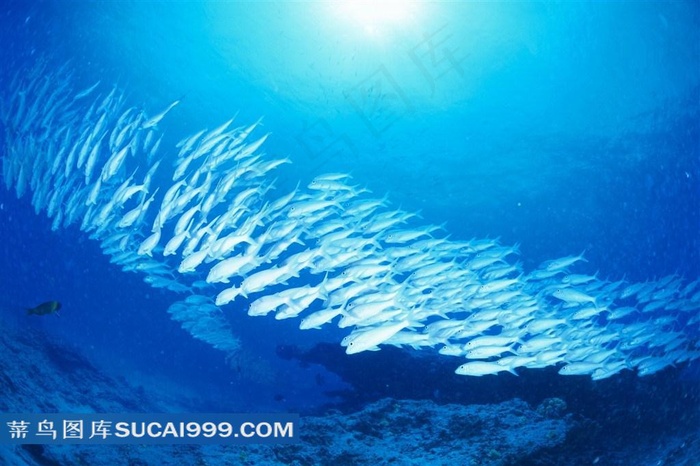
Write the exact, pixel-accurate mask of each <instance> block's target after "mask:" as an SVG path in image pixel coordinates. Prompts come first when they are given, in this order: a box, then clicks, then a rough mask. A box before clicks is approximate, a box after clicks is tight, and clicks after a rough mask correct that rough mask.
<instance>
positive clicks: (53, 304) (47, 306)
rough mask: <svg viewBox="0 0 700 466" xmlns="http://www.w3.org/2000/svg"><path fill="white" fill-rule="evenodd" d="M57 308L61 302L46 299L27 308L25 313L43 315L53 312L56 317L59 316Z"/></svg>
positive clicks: (59, 307)
mask: <svg viewBox="0 0 700 466" xmlns="http://www.w3.org/2000/svg"><path fill="white" fill-rule="evenodd" d="M59 309H61V303H59V302H58V301H47V302H45V303H41V304H39V305H38V306H36V307H33V308H31V309H27V315H31V314H36V315H38V316H44V315H46V314H53V313H55V314H56V317H61V315H60V314H59V313H58V310H59Z"/></svg>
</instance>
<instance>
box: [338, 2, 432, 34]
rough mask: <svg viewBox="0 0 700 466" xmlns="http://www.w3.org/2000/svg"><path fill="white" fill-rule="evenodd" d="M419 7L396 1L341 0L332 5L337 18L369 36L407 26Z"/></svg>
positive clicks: (413, 18) (411, 3) (412, 3)
mask: <svg viewBox="0 0 700 466" xmlns="http://www.w3.org/2000/svg"><path fill="white" fill-rule="evenodd" d="M419 6H420V4H419V3H418V2H416V1H397V0H374V1H357V0H355V1H353V0H342V1H338V2H335V3H333V7H334V10H335V14H336V15H337V16H339V17H340V18H342V19H343V20H344V21H347V22H351V23H354V25H355V26H359V27H360V28H361V29H362V30H364V31H365V33H368V34H370V35H375V34H384V33H386V32H388V31H389V30H391V29H395V28H400V27H402V26H407V25H408V24H410V23H411V22H413V21H415V20H416V18H417V16H418V13H419Z"/></svg>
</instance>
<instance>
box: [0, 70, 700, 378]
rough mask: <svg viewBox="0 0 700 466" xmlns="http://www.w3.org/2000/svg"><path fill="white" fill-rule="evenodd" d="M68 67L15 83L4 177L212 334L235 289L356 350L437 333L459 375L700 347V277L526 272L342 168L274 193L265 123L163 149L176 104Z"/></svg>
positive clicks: (201, 331)
mask: <svg viewBox="0 0 700 466" xmlns="http://www.w3.org/2000/svg"><path fill="white" fill-rule="evenodd" d="M69 76H70V75H69V73H68V72H67V71H66V70H65V69H64V70H57V71H52V69H51V68H50V66H49V63H48V62H46V61H39V62H38V64H37V65H36V66H34V67H33V68H31V69H29V70H24V71H22V72H19V73H17V75H16V76H15V77H14V79H12V82H11V85H10V86H9V88H8V89H6V94H5V95H4V96H3V104H4V105H3V106H2V107H1V108H2V109H3V111H2V114H1V115H0V124H2V131H4V133H5V147H3V148H2V149H3V150H2V158H1V160H2V175H3V181H4V184H5V186H6V188H7V189H9V190H14V191H15V193H16V195H17V196H18V197H22V196H24V195H26V194H29V195H31V202H32V205H33V206H34V208H35V210H36V211H37V213H38V212H41V211H44V212H46V214H47V215H48V216H49V217H50V218H51V219H52V220H53V223H52V228H53V229H54V230H56V229H59V228H64V227H67V226H69V225H79V228H80V229H81V230H82V231H84V232H86V233H87V234H89V235H90V238H92V239H94V240H96V241H99V242H100V243H101V246H102V250H103V251H104V253H105V254H107V255H108V256H110V258H111V261H112V262H113V263H115V264H118V265H120V266H121V267H122V268H123V270H125V271H130V272H137V273H141V274H143V275H144V278H145V281H146V282H147V283H149V284H150V285H151V286H153V287H158V288H168V289H169V290H172V291H173V292H174V293H180V294H183V295H187V296H186V297H185V298H184V299H182V300H181V301H178V302H176V303H174V304H173V305H172V306H171V307H170V309H169V310H168V312H169V313H170V314H171V316H172V318H173V319H175V320H176V321H178V322H181V324H182V326H183V328H185V329H186V330H187V331H189V332H190V333H191V334H192V335H193V336H194V337H195V338H199V339H201V340H203V341H206V342H207V343H209V344H211V345H212V346H214V347H215V348H218V349H220V350H222V351H225V352H227V353H232V352H235V351H236V350H237V348H238V347H239V341H238V339H237V338H236V337H235V336H234V335H233V334H232V332H231V329H230V327H229V324H228V321H227V319H226V318H225V315H224V312H229V310H228V309H227V307H229V303H231V302H232V301H234V300H238V301H240V302H244V301H246V302H247V303H248V313H249V314H250V315H251V316H259V315H267V314H270V313H274V315H275V318H277V319H288V318H295V317H299V318H300V319H301V324H300V329H303V330H306V329H314V328H320V327H321V326H323V325H327V324H330V323H331V322H333V321H336V323H337V325H338V326H339V327H341V328H349V329H350V331H349V334H348V335H347V336H346V337H345V338H344V339H343V341H342V342H341V344H342V345H344V346H346V347H347V352H348V353H349V354H352V353H357V352H360V351H365V350H375V349H378V347H379V345H387V344H391V345H396V346H410V347H413V348H415V349H419V348H431V349H432V350H433V351H437V352H439V353H440V354H443V355H445V356H450V357H456V358H462V359H466V360H467V361H465V362H464V363H463V364H461V365H460V364H459V363H458V362H456V363H455V366H459V367H458V368H457V369H456V372H457V373H458V374H464V375H474V376H479V375H484V374H496V373H500V372H504V371H509V372H513V373H516V371H515V369H517V368H519V367H527V368H541V367H546V366H551V365H561V366H562V367H561V370H560V374H563V375H569V374H571V375H573V374H589V375H590V376H592V377H593V378H594V379H602V378H606V377H609V376H611V375H613V374H616V373H618V372H619V371H621V370H624V369H635V370H636V371H637V373H638V374H639V375H648V374H652V373H654V372H657V371H659V370H661V369H663V368H665V367H667V366H669V365H672V364H676V363H681V362H685V361H690V360H694V359H698V358H700V348H698V338H697V335H698V331H699V327H700V313H699V311H700V286H698V285H700V279H695V280H694V281H691V282H688V281H687V280H684V279H683V278H682V277H678V276H675V275H671V276H668V277H665V278H662V279H660V280H657V281H647V282H644V283H628V282H625V281H624V280H620V281H618V282H608V281H604V280H601V279H599V278H598V277H597V275H593V276H591V275H572V274H569V272H568V270H569V267H571V266H572V265H573V264H575V263H577V262H582V261H585V259H584V258H583V255H573V256H569V257H564V258H560V259H555V260H552V261H547V262H545V263H543V264H542V265H541V266H540V267H539V268H537V269H535V270H531V271H524V270H523V269H522V267H521V265H520V262H518V261H517V257H518V248H517V246H515V247H512V246H504V245H502V244H500V243H499V242H498V241H495V240H491V239H474V240H471V241H454V240H448V239H447V237H446V236H445V235H440V234H439V232H440V231H441V229H440V228H438V227H434V226H428V227H426V226H420V225H416V224H414V223H409V221H411V218H412V217H413V215H412V214H410V213H408V212H403V211H400V210H392V209H389V208H388V207H387V203H386V201H384V200H379V199H374V198H371V197H368V196H367V195H366V192H365V191H364V190H360V189H358V188H357V187H356V186H354V185H352V183H351V180H350V176H349V175H345V174H340V173H335V174H326V175H319V176H317V177H316V178H315V179H314V180H313V181H312V182H311V183H310V185H309V186H308V187H307V188H299V187H297V189H295V190H294V191H292V192H289V193H277V192H276V191H275V189H274V186H273V183H272V182H271V181H270V180H271V179H272V173H273V171H274V170H275V168H276V167H277V166H279V165H280V164H283V163H287V162H289V161H288V160H287V159H279V160H271V159H268V158H266V157H263V156H262V155H260V153H259V152H258V149H259V147H260V146H261V145H262V144H263V143H264V141H265V138H266V137H267V136H266V135H263V136H262V137H258V138H257V139H255V140H253V141H252V142H251V140H252V139H253V138H252V136H251V135H252V133H253V132H254V131H255V129H256V127H257V126H258V124H257V123H254V124H252V125H243V126H238V127H236V126H235V125H234V123H233V121H231V120H230V121H227V122H226V123H224V124H222V125H221V126H219V127H218V128H215V129H213V130H202V131H198V132H196V133H194V134H192V135H189V136H187V137H185V138H183V139H182V140H181V141H180V142H179V143H177V145H176V147H175V148H174V149H168V150H166V148H165V147H163V146H162V145H161V140H162V136H163V134H162V132H161V131H160V129H159V128H160V126H161V124H160V123H161V120H163V121H167V113H168V111H169V110H170V109H172V107H174V106H175V104H176V103H177V102H173V103H172V104H171V105H170V106H168V107H167V108H166V110H165V111H161V113H158V114H155V115H153V116H151V115H147V114H146V113H145V112H144V111H142V110H139V109H137V108H136V107H128V104H127V103H126V99H125V97H124V94H123V93H122V92H121V91H120V90H119V89H117V88H116V87H115V88H109V89H104V88H103V87H100V86H102V84H101V82H97V83H96V84H94V85H92V86H91V87H89V88H87V89H74V88H73V85H72V82H71V81H70V78H69ZM170 150H175V151H177V157H176V160H175V163H174V164H173V163H170V161H169V160H164V155H163V154H165V153H170ZM155 179H160V180H170V181H168V183H170V184H168V183H166V184H163V183H157V182H155V181H154V180H155ZM455 361H457V359H455Z"/></svg>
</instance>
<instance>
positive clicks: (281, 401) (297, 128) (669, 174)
mask: <svg viewBox="0 0 700 466" xmlns="http://www.w3.org/2000/svg"><path fill="white" fill-rule="evenodd" d="M360 4H361V2H360ZM356 5H357V4H356ZM382 5H384V4H383V3H382ZM386 5H387V6H386V8H388V10H387V11H386V12H384V14H383V15H381V14H379V13H381V11H378V12H375V13H377V14H379V16H372V15H370V14H369V13H367V11H360V10H359V9H358V7H357V6H355V7H349V6H347V5H345V4H344V3H343V2H336V3H330V2H310V3H306V2H304V3H302V2H259V3H252V2H201V3H200V2H196V3H195V2H174V3H165V2H139V1H134V2H61V1H46V2H14V1H10V2H6V3H5V4H3V6H2V7H0V21H1V22H2V28H1V30H0V44H2V47H0V62H2V64H3V65H2V70H1V72H0V87H1V88H2V89H9V87H10V82H11V81H12V78H13V76H15V73H17V72H18V70H22V69H25V68H26V67H28V66H31V65H32V64H33V63H34V62H35V61H36V60H38V59H39V57H45V58H47V59H48V61H49V63H50V64H51V65H50V66H51V67H54V68H56V69H58V68H60V67H62V66H65V67H66V69H68V70H70V73H71V74H72V76H71V78H72V79H73V81H74V82H75V87H76V88H77V89H84V88H88V87H89V86H91V85H92V84H94V83H96V82H97V81H100V83H101V85H103V86H105V89H109V88H111V87H112V86H119V88H121V89H122V90H124V91H125V94H126V99H127V101H128V102H129V104H128V106H131V105H136V106H138V107H140V108H144V109H148V110H147V111H148V113H149V114H154V113H156V112H158V111H160V109H163V108H165V107H167V106H168V105H169V104H170V103H171V102H173V101H175V100H180V103H179V105H178V106H176V107H175V108H174V109H173V110H172V111H171V112H169V113H168V114H167V115H166V117H165V118H164V119H163V120H162V122H161V123H160V124H159V126H158V127H159V129H162V131H163V133H164V135H165V136H164V140H163V146H165V147H170V148H171V149H169V150H171V151H172V157H171V159H170V160H168V159H167V156H166V159H165V162H164V164H171V163H174V161H175V156H176V151H175V149H172V148H173V147H174V145H175V143H177V141H179V140H180V139H182V138H183V137H186V136H189V135H192V134H194V133H196V132H197V131H199V130H200V129H203V128H210V129H211V128H214V127H217V126H219V125H220V124H221V123H222V122H224V121H226V120H228V119H229V118H231V117H233V116H234V115H235V116H236V121H237V122H240V123H239V124H250V123H253V122H255V121H257V120H258V119H259V118H261V117H262V118H263V120H262V125H261V129H260V130H259V131H261V133H265V132H269V133H271V134H270V136H269V137H268V139H267V141H266V142H265V144H264V145H263V148H262V151H263V152H264V153H265V154H268V155H270V156H275V157H288V158H289V159H291V161H292V163H291V164H286V165H283V166H281V167H279V168H278V169H277V171H276V172H275V177H276V181H275V187H276V188H277V191H278V192H279V193H286V192H289V191H290V190H292V189H294V187H295V186H297V184H300V185H301V186H306V185H307V184H308V183H309V182H310V181H311V180H312V179H313V178H314V177H316V176H318V175H320V174H322V173H326V172H332V173H350V174H352V182H353V184H358V185H359V186H362V187H365V188H367V189H369V190H370V191H371V192H372V193H373V194H374V196H376V197H379V198H381V197H383V196H384V195H386V196H387V198H388V199H389V200H390V202H391V205H392V206H394V207H400V208H402V209H404V210H407V211H410V212H416V211H419V212H420V214H421V216H422V220H421V222H423V223H424V224H436V225H442V224H444V230H445V231H446V232H447V234H449V238H450V239H453V240H469V239H472V238H498V239H499V241H500V242H501V243H502V244H505V245H512V244H518V245H519V250H520V253H521V256H520V258H519V259H518V260H521V261H522V267H523V268H524V269H525V270H528V271H529V270H533V269H535V268H536V267H537V266H538V265H539V264H541V263H542V262H543V261H545V260H550V259H553V258H557V257H563V256H567V255H570V254H578V253H581V252H584V253H585V257H586V259H587V262H586V263H584V264H577V265H576V268H575V271H576V273H589V274H594V273H597V276H598V277H599V278H601V279H606V280H609V281H612V282H614V281H617V280H621V279H625V280H627V281H628V282H629V283H635V282H644V281H647V280H649V281H651V280H658V279H661V278H662V277H665V276H668V275H671V274H677V275H678V276H682V277H685V278H686V279H688V280H689V281H692V280H695V279H696V278H698V277H700V234H699V231H700V182H699V177H700V124H699V123H700V115H699V113H698V112H699V110H700V66H698V64H699V63H700V33H699V32H698V31H700V28H699V27H698V26H699V24H698V23H700V8H698V6H697V5H696V4H695V3H694V2H673V3H661V2H637V3H612V4H599V3H595V2H576V3H572V4H546V3H514V2H502V3H501V2H495V3H460V2H439V3H431V2H425V3H409V4H403V6H397V4H396V3H394V2H387V3H386ZM377 9H379V10H383V8H382V9H380V8H377ZM370 10H371V8H370ZM58 111H59V112H60V109H59V110H58ZM0 138H7V134H6V133H5V132H2V134H0ZM0 147H5V139H0ZM167 151H168V149H166V153H168V152H167ZM51 224H52V221H51V219H49V218H47V217H46V216H45V215H44V214H40V215H36V214H35V212H34V209H33V207H32V205H31V203H30V201H29V199H28V198H27V197H24V198H22V199H17V198H16V196H15V194H14V192H12V191H8V190H5V189H4V188H3V189H0V238H2V241H1V242H0V256H1V257H2V264H3V265H4V266H3V268H2V271H1V272H0V273H1V274H2V280H0V293H1V294H0V308H1V310H2V323H3V325H7V326H8V328H10V327H11V328H14V329H23V328H27V329H31V331H37V332H40V333H37V335H45V337H46V338H48V339H51V340H52V341H56V342H58V343H59V344H61V345H64V346H65V347H67V348H72V349H74V350H76V351H78V352H80V353H82V354H84V355H85V356H86V357H88V358H89V359H90V360H92V361H94V364H95V365H96V366H97V367H98V368H100V370H102V371H104V372H105V373H107V374H109V375H110V376H113V377H122V378H124V379H126V380H127V381H128V382H129V383H132V384H135V385H137V386H141V387H143V389H144V390H146V391H150V390H155V389H156V388H157V389H158V391H163V392H170V394H171V396H172V397H173V398H176V399H177V398H182V399H188V400H190V399H195V400H197V401H196V403H199V404H198V405H197V404H196V403H195V405H196V406H199V407H200V408H201V410H203V411H205V410H207V409H208V410H209V411H216V410H220V411H254V412H260V411H295V412H308V413H310V412H315V411H316V410H319V409H321V408H322V407H324V406H326V405H327V404H328V403H331V402H336V403H337V402H342V403H345V404H350V405H352V400H353V399H358V400H359V401H357V404H356V405H355V407H356V408H357V407H360V406H362V403H368V402H370V401H374V400H376V399H379V398H384V397H393V398H397V399H401V398H415V397H418V395H417V394H418V393H421V394H423V395H421V396H423V397H424V398H427V399H432V400H434V401H438V402H439V401H441V400H443V401H444V400H449V401H454V396H453V395H445V392H446V391H449V390H451V386H452V384H454V383H455V382H454V380H453V378H445V379H444V380H424V379H422V378H421V375H420V373H410V374H408V375H405V374H401V373H400V372H399V369H405V368H406V366H403V365H392V364H404V363H403V361H401V362H399V363H396V362H395V361H392V358H394V357H396V358H403V357H404V356H403V352H401V351H397V352H396V353H394V352H393V351H394V350H393V348H392V349H386V348H385V349H382V350H381V351H379V352H378V353H371V354H368V353H363V354H362V355H349V356H346V355H345V354H344V353H342V348H341V347H339V346H338V342H339V341H340V340H341V339H342V338H343V337H344V336H345V335H347V333H348V332H347V331H346V330H347V329H338V328H335V327H333V328H330V327H324V328H323V329H322V330H310V331H301V330H299V328H298V327H299V319H288V320H276V319H274V317H273V316H272V315H269V316H267V317H258V318H253V317H249V316H247V315H246V308H245V303H243V302H242V301H240V300H239V301H236V302H234V303H233V304H230V305H228V306H227V307H226V308H225V315H226V319H227V321H228V322H229V323H230V325H231V327H232V329H233V333H234V334H235V335H236V337H238V338H240V341H241V346H242V348H243V350H242V351H241V353H240V354H239V355H238V356H237V358H234V359H233V360H231V359H227V358H226V357H225V355H224V354H223V353H222V352H221V351H218V350H216V349H214V348H212V347H211V346H210V345H209V344H207V343H204V342H201V341H199V340H196V339H194V338H192V337H191V336H190V335H189V334H188V333H187V332H186V331H185V330H183V329H182V328H181V326H180V324H179V323H178V322H175V321H173V320H171V318H170V315H169V314H168V312H167V310H168V307H169V306H170V305H171V304H172V303H173V302H175V301H177V300H179V299H181V298H180V297H178V295H176V294H175V293H173V292H172V291H169V290H167V289H156V288H152V287H150V286H149V285H148V284H146V283H144V281H143V276H142V275H138V274H133V273H125V272H123V271H122V270H121V268H120V267H117V266H115V265H114V264H110V262H109V257H107V256H106V255H104V254H103V252H102V250H101V249H100V246H99V243H98V242H95V241H92V240H90V239H89V238H88V236H87V235H86V234H85V233H83V232H81V231H79V229H78V228H77V227H75V226H72V227H68V228H61V229H59V230H58V231H51ZM48 300H58V301H60V302H61V303H62V311H61V317H60V318H54V316H50V315H49V316H40V317H38V316H32V318H31V319H28V318H27V316H25V315H24V312H22V309H23V308H27V307H32V306H35V305H37V304H39V303H41V302H44V301H48ZM33 317H37V318H33ZM694 336H695V340H694V342H695V351H697V341H698V335H697V332H696V334H695V335H694ZM319 343H330V344H332V345H335V346H333V348H335V349H337V350H339V352H338V354H335V353H333V352H332V351H334V350H328V351H331V352H330V353H329V354H331V356H325V357H321V358H320V359H314V357H313V356H308V355H307V356H304V357H302V358H301V359H302V360H303V361H304V362H305V363H304V364H300V363H299V361H298V359H299V358H298V357H296V356H295V357H292V358H291V359H290V358H289V357H288V354H289V351H291V350H289V348H303V349H309V348H313V347H314V345H316V344H319ZM336 347H337V348H336ZM317 348H319V347H317ZM320 348H323V347H320ZM288 350H289V351H288ZM295 351H296V350H294V351H292V353H294V354H296V352H295ZM421 353H430V354H432V355H433V356H434V355H435V351H432V352H431V351H430V350H427V351H426V350H423V351H421ZM387 354H388V355H389V356H387ZM282 356H284V357H282ZM421 357H422V356H421ZM425 357H426V358H430V356H429V355H427V354H426V355H425ZM3 358H8V359H9V360H10V361H11V359H10V358H11V356H9V355H3ZM352 358H357V359H355V360H354V361H353V360H351V359H352ZM359 358H363V359H359ZM435 359H436V360H440V361H441V362H443V361H442V360H443V359H445V358H444V357H436V358H435ZM356 361H363V362H362V363H361V364H360V367H359V368H354V367H351V368H348V367H347V366H349V365H354V364H356ZM364 361H366V362H364ZM318 362H321V363H318ZM427 364H430V362H428V363H427ZM11 365H12V364H11V363H10V364H9V365H8V367H9V366H11ZM370 367H372V368H373V369H371V370H370ZM408 367H410V365H409V366H408ZM418 367H420V368H423V369H424V367H423V366H422V365H421V366H418ZM377 368H378V371H379V372H381V371H382V370H384V371H385V372H386V374H384V375H385V376H386V377H387V379H386V380H385V379H382V384H383V385H384V387H383V388H382V389H380V388H377V387H371V388H368V387H369V385H368V386H365V388H364V389H366V390H367V391H370V390H374V391H375V392H374V393H367V391H365V392H364V393H362V394H361V395H359V396H357V395H355V398H353V397H352V396H346V397H344V396H343V395H338V393H346V392H345V391H347V390H350V391H351V392H352V391H353V389H354V390H355V391H362V390H363V389H362V388H360V389H358V387H359V386H360V385H358V384H359V383H360V382H359V379H361V378H363V377H365V378H367V377H369V378H372V377H379V375H378V374H376V373H375V372H374V370H377ZM397 368H398V369H397ZM363 371H365V372H363ZM531 372H532V373H531ZM438 373H440V374H441V372H438ZM353 374H354V375H353ZM387 374H389V375H387ZM448 375H449V376H450V377H452V374H449V373H448ZM490 377H493V378H494V379H489V380H490V381H487V382H484V381H483V378H482V379H480V380H476V379H474V380H472V381H467V382H464V381H463V380H462V379H460V382H459V384H467V385H459V390H460V391H468V390H476V389H480V390H481V389H484V388H486V389H492V388H494V386H495V387H496V388H497V390H495V392H494V393H495V394H494V396H493V397H484V398H479V396H477V395H474V394H469V395H465V397H464V400H472V401H473V402H477V401H478V402H481V403H496V402H500V401H504V400H506V399H510V398H515V397H517V398H521V399H525V400H526V401H528V402H531V403H539V402H541V401H542V400H543V399H544V398H547V397H554V396H558V397H562V398H566V396H568V397H569V398H568V399H566V401H567V403H568V404H569V405H570V406H577V407H578V408H579V409H580V412H586V413H589V414H590V412H591V411H595V410H599V411H600V410H603V409H605V406H610V405H615V404H616V403H622V404H623V405H625V406H627V405H626V404H625V403H626V402H628V401H629V399H628V400H627V401H625V403H623V400H624V399H625V397H629V393H630V390H632V389H633V390H635V393H636V395H637V396H638V397H639V404H640V405H643V406H647V405H645V404H644V403H647V404H648V403H651V402H650V401H648V400H654V402H656V401H657V398H654V397H655V396H660V395H659V394H658V393H655V394H650V395H648V397H647V398H645V393H644V391H645V390H646V389H647V388H648V387H649V382H646V381H645V380H646V379H644V378H637V377H636V376H634V375H633V374H631V373H629V371H627V372H625V373H622V374H618V375H616V376H613V377H614V378H615V377H618V378H619V379H618V380H617V382H615V383H616V385H614V387H615V389H616V390H617V391H613V392H611V394H609V395H607V396H606V397H603V398H604V402H603V401H600V396H599V395H600V393H597V392H596V391H595V388H593V389H591V385H590V384H591V383H592V382H590V380H588V379H586V380H585V381H581V380H580V379H576V382H571V381H570V380H566V381H563V380H562V379H563V378H564V377H563V376H559V375H558V374H556V371H553V372H552V371H550V370H548V369H547V370H541V371H540V372H539V373H537V370H532V371H528V372H527V374H525V375H524V376H523V375H521V378H527V379H526V382H527V383H524V382H522V381H521V380H517V379H515V378H514V377H513V376H511V375H510V374H501V375H498V376H487V378H490ZM654 377H656V379H654V380H655V382H656V383H658V384H661V386H664V387H666V388H668V392H669V393H671V394H672V395H669V397H670V398H669V399H667V400H666V402H667V403H668V404H669V405H671V406H672V407H671V408H669V411H670V412H671V413H672V414H671V415H668V417H667V418H664V421H669V425H670V423H671V421H672V419H669V418H672V417H673V413H677V412H680V411H682V410H687V408H688V406H689V405H690V406H693V405H694V403H693V402H696V401H697V400H698V386H697V385H698V380H699V376H698V369H697V361H696V362H695V366H693V364H692V363H682V364H678V365H677V366H675V367H672V368H669V369H668V370H667V371H666V372H662V373H660V374H656V375H654ZM406 378H408V379H409V380H410V381H411V384H418V385H420V384H423V385H424V387H417V388H416V387H407V386H405V385H404V384H403V381H404V380H405V379H406ZM495 378H497V381H494V380H495ZM387 381H388V382H387ZM384 382H386V383H384ZM468 384H474V385H468ZM480 384H481V385H480ZM370 385H371V384H370ZM465 387H466V388H465ZM470 387H471V388H470ZM552 387H554V388H552ZM607 387H613V385H607ZM673 387H675V388H677V391H673V389H672V388H673ZM577 390H579V392H578V393H579V395H578V396H579V397H580V399H578V398H577V395H576V393H577ZM591 390H593V391H591ZM425 393H428V395H425ZM470 397H471V398H470ZM616 397H618V398H616ZM674 397H678V398H679V399H678V400H674V399H673V398H674ZM39 398H40V397H39ZM457 398H458V397H457ZM632 398H635V397H632ZM349 400H350V401H349ZM577 400H578V401H577ZM591 400H598V401H595V403H594V402H593V401H591ZM674 401H675V402H678V404H676V405H674ZM586 403H589V404H591V403H592V404H595V408H590V409H589V410H588V411H587V408H586ZM596 403H598V404H596ZM606 403H609V404H606ZM694 406H695V411H694V416H695V418H694V419H697V416H698V413H697V404H695V405H694ZM649 416H651V417H653V414H649ZM691 418H692V416H691ZM654 427H655V428H658V429H660V432H662V431H663V429H664V428H666V427H668V425H666V424H663V422H661V423H659V425H655V426H654ZM696 427H697V425H696ZM640 429H641V428H640ZM641 430H644V429H641ZM696 432H697V431H696ZM657 433H658V432H657Z"/></svg>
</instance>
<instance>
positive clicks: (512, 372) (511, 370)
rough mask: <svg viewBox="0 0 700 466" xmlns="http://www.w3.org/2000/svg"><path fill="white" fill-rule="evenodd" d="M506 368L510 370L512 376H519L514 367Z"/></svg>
mask: <svg viewBox="0 0 700 466" xmlns="http://www.w3.org/2000/svg"><path fill="white" fill-rule="evenodd" d="M507 370H508V372H510V373H511V374H513V375H514V376H516V377H520V374H518V373H517V372H515V369H514V368H512V367H509V368H508V369H507Z"/></svg>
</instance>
